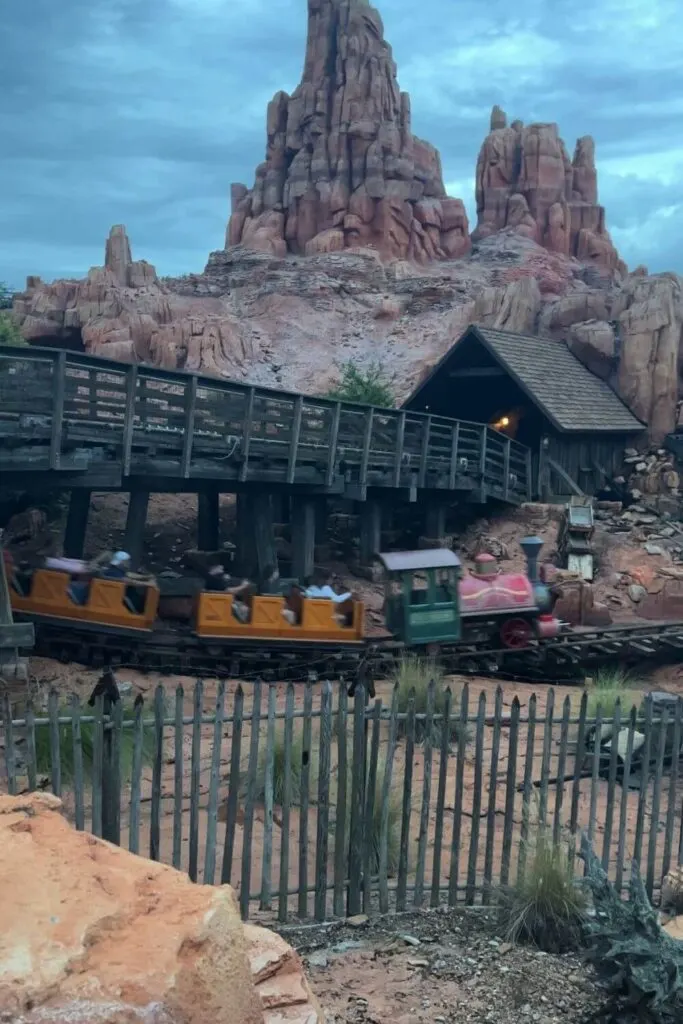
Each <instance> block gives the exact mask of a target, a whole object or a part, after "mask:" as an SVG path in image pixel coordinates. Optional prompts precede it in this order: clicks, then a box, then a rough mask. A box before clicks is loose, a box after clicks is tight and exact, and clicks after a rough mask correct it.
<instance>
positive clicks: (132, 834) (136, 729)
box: [128, 697, 145, 853]
mask: <svg viewBox="0 0 683 1024" xmlns="http://www.w3.org/2000/svg"><path fill="white" fill-rule="evenodd" d="M143 709H144V700H143V698H142V697H139V698H136V700H135V707H134V712H133V763H132V767H131V775H130V805H129V810H128V849H129V850H130V852H131V853H139V852H140V790H141V787H142V751H143V747H144V742H145V736H144V728H145V726H144V721H143V718H142V716H143Z"/></svg>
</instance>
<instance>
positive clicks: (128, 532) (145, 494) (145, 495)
mask: <svg viewBox="0 0 683 1024" xmlns="http://www.w3.org/2000/svg"><path fill="white" fill-rule="evenodd" d="M148 506H149V491H131V493H130V497H129V499H128V512H127V514H126V528H125V530H124V533H123V547H124V550H125V551H127V552H128V554H129V555H130V562H131V567H132V568H133V569H138V568H139V567H140V563H141V562H142V556H143V554H144V550H145V522H146V521H147V508H148Z"/></svg>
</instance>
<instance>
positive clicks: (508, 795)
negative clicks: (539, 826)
mask: <svg viewBox="0 0 683 1024" xmlns="http://www.w3.org/2000/svg"><path fill="white" fill-rule="evenodd" d="M519 712H520V708H519V698H518V697H515V698H514V699H513V701H512V708H511V709H510V732H509V734H508V764H507V774H506V778H505V818H504V819H503V852H502V856H501V861H500V884H501V885H507V884H508V881H509V878H510V856H511V853H512V831H513V828H514V821H515V793H516V792H517V743H518V733H519Z"/></svg>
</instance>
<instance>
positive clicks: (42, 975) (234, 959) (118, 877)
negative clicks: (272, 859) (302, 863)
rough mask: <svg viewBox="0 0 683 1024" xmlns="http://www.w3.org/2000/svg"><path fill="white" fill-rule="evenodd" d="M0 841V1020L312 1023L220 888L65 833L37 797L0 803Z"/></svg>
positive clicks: (261, 935) (266, 936)
mask: <svg viewBox="0 0 683 1024" xmlns="http://www.w3.org/2000/svg"><path fill="white" fill-rule="evenodd" d="M0 836H1V841H2V850H3V856H2V867H1V869H0V899H1V901H2V908H3V925H2V931H1V933H0V1017H2V1019H6V1020H12V1021H14V1022H15V1024H38V1022H40V1024H92V1022H93V1021H97V1022H98V1024H133V1022H145V1024H206V1022H208V1021H210V1022H211V1024H222V1022H224V1024H268V1022H271V1021H272V1022H273V1024H274V1022H275V1021H277V1020H287V1021H288V1022H296V1024H318V1022H320V1024H322V1017H321V1015H320V1011H319V1009H318V1007H317V1005H316V1003H315V1001H314V999H313V997H312V996H311V994H310V990H309V989H308V985H307V983H306V980H305V978H304V977H303V973H302V971H301V964H300V962H299V960H298V958H297V957H296V954H295V953H294V951H293V950H290V949H289V947H287V946H286V944H285V943H283V941H282V940H281V939H280V938H279V937H278V936H275V935H273V936H271V935H270V933H268V932H266V931H265V930H264V929H256V930H251V931H250V932H249V934H247V933H246V931H245V928H244V926H243V924H242V921H241V920H240V916H239V912H238V908H237V904H236V900H235V897H234V894H233V892H232V889H231V888H230V887H229V886H218V887H213V886H200V885H195V884H193V883H192V882H190V880H189V879H188V878H187V876H185V875H183V874H181V873H180V872H179V871H176V870H174V869H173V868H171V867H168V866H166V865H163V864H158V863H154V862H151V861H148V860H145V859H144V858H142V857H136V856H134V855H133V854H131V853H128V852H127V851H126V850H123V849H121V848H119V847H116V846H112V845H111V844H109V843H105V842H104V841H103V840H100V839H97V838H95V837H94V836H92V835H90V834H89V833H87V832H76V831H75V830H73V829H72V828H71V826H70V825H69V824H68V822H67V821H66V819H65V818H64V817H63V816H62V814H61V803H60V801H59V800H58V799H57V798H56V797H53V796H51V795H47V794H31V795H28V796H22V797H0ZM264 965H265V966H264ZM264 972H265V973H264ZM266 978H267V979H268V984H267V985H266V987H265V988H264V983H265V980H266Z"/></svg>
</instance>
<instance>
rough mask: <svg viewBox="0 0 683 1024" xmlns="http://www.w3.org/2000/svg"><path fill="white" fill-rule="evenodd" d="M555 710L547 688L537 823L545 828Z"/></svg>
mask: <svg viewBox="0 0 683 1024" xmlns="http://www.w3.org/2000/svg"><path fill="white" fill-rule="evenodd" d="M554 711H555V691H554V689H552V687H551V688H550V689H549V690H548V695H547V697H546V706H545V723H544V726H543V747H542V753H541V785H540V787H539V802H538V824H539V827H540V828H541V829H545V826H546V824H547V817H548V786H549V782H550V763H551V759H552V742H553V724H554V718H553V714H554Z"/></svg>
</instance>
